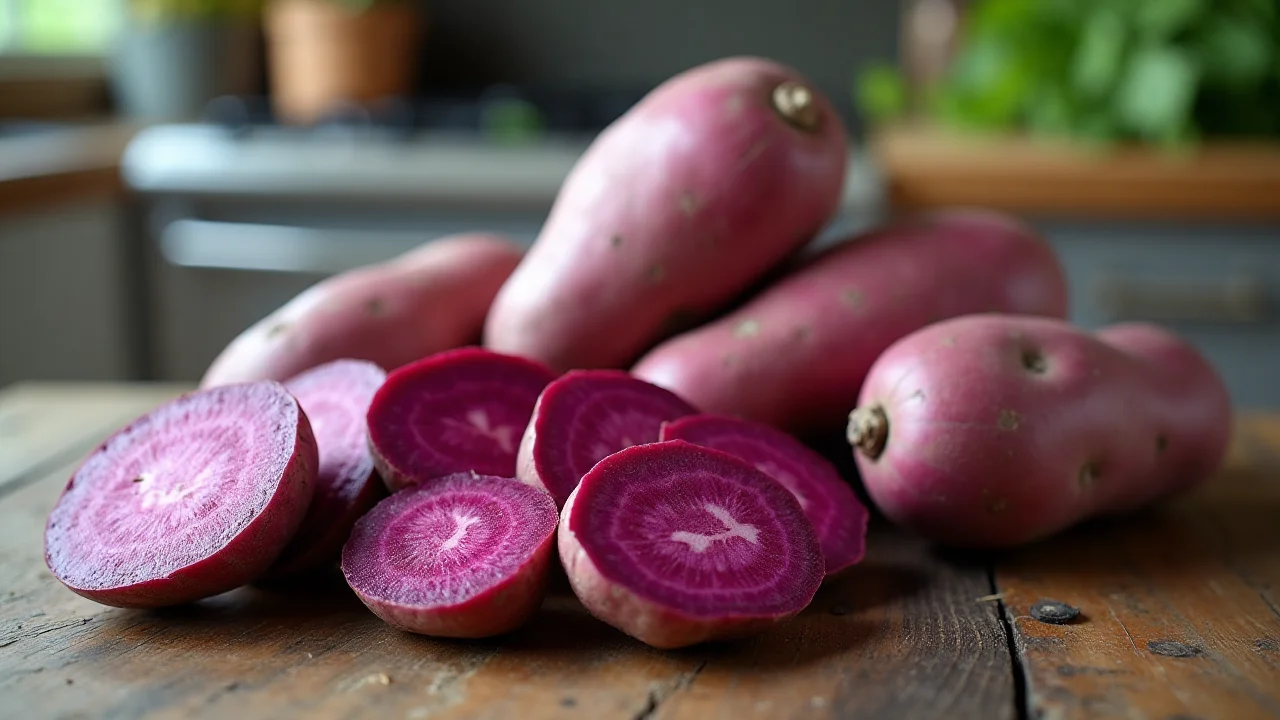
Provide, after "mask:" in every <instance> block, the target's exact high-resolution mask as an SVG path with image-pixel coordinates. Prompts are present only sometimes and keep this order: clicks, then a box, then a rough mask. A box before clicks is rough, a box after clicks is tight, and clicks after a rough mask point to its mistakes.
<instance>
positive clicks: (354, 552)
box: [342, 473, 558, 638]
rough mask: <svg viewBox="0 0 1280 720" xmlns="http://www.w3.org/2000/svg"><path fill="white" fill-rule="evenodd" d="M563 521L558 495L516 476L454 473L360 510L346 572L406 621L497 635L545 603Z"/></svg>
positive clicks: (380, 612)
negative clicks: (560, 520) (556, 500)
mask: <svg viewBox="0 0 1280 720" xmlns="http://www.w3.org/2000/svg"><path fill="white" fill-rule="evenodd" d="M557 519H558V518H557V515H556V506H555V503H554V502H553V501H552V500H551V496H550V495H548V494H547V493H546V492H545V491H542V490H539V489H537V488H535V487H531V486H529V485H525V484H524V483H521V482H519V481H517V480H515V479H514V478H500V477H491V476H486V475H473V474H471V473H460V474H457V475H451V476H448V477H445V478H439V479H437V480H435V481H433V482H429V483H426V484H423V485H419V486H416V487H412V488H408V489H405V490H402V491H400V492H398V493H395V494H394V495H392V496H391V497H388V498H386V499H384V500H382V501H381V502H379V503H378V504H377V505H376V506H375V507H374V508H373V510H370V511H369V513H368V514H366V515H365V516H364V517H363V518H361V519H360V520H359V521H358V522H357V523H356V527H355V530H353V531H352V533H351V538H350V539H349V540H348V541H347V544H346V546H345V547H344V548H343V551H342V572H343V574H344V575H345V576H346V579H347V583H348V584H349V585H350V586H351V589H352V590H354V591H355V593H356V595H358V596H359V597H360V599H361V601H363V602H364V604H365V605H366V606H367V607H368V608H369V609H370V610H372V611H373V613H374V614H375V615H377V616H378V617H380V618H382V619H383V620H384V621H386V622H387V623H389V624H391V625H393V626H395V627H397V628H400V629H402V630H406V631H409V632H414V633H420V634H424V635H433V636H438V637H460V638H475V637H488V636H491V635H498V634H501V633H504V632H508V631H510V630H513V629H515V628H517V627H519V626H520V625H522V624H524V622H525V621H527V620H528V619H529V617H530V616H531V615H532V614H533V613H534V611H535V610H537V608H538V606H539V605H541V604H542V600H543V598H544V597H545V594H546V586H547V578H548V571H549V568H550V561H551V555H552V548H553V546H554V544H555V542H554V541H555V529H556V522H557Z"/></svg>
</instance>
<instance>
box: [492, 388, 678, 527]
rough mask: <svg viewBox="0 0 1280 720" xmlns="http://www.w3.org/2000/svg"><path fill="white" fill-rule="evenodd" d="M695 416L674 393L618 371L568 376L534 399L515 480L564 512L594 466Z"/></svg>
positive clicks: (653, 440) (653, 438)
mask: <svg viewBox="0 0 1280 720" xmlns="http://www.w3.org/2000/svg"><path fill="white" fill-rule="evenodd" d="M695 412H697V410H696V409H694V408H693V407H692V406H691V405H689V403H687V402H685V401H684V400H681V399H680V398H679V397H677V396H676V395H675V394H673V393H672V392H670V391H668V390H663V389H662V388H660V387H657V386H655V385H650V384H649V383H647V382H645V381H643V380H637V379H636V378H634V377H632V376H631V375H630V374H628V373H626V372H623V371H621V370H570V371H569V372H567V373H565V374H564V375H561V376H560V377H559V378H557V379H556V380H555V381H554V382H552V383H551V384H550V385H547V387H546V389H544V390H543V391H542V394H541V395H540V396H539V397H538V403H537V405H535V406H534V410H533V418H532V419H531V420H530V421H529V426H528V428H526V429H525V433H524V438H523V439H522V440H521V441H520V451H519V454H518V456H517V459H516V477H518V478H520V479H521V480H523V481H524V482H527V483H529V484H530V485H533V486H535V487H540V488H543V489H544V490H546V491H547V492H550V493H551V496H552V497H554V498H555V500H556V505H558V506H559V507H564V502H565V500H568V499H569V493H571V492H573V489H574V488H575V487H577V486H578V481H579V480H581V479H582V476H583V475H585V474H587V471H588V470H590V469H591V468H592V466H594V465H595V464H596V463H597V462H600V461H601V460H602V459H604V458H605V457H606V456H608V455H612V454H613V453H615V452H618V451H619V450H622V449H624V448H628V447H631V446H632V445H642V444H644V443H651V442H657V441H658V432H659V430H661V428H662V423H664V422H666V421H667V420H675V419H676V418H680V417H684V416H685V415H692V414H694V413H695Z"/></svg>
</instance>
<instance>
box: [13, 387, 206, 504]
mask: <svg viewBox="0 0 1280 720" xmlns="http://www.w3.org/2000/svg"><path fill="white" fill-rule="evenodd" d="M186 389H187V387H186V386H185V385H177V384H167V383H157V384H154V385H151V384H148V385H128V386H122V385H109V384H101V383H64V384H49V383H32V384H22V383H20V384H17V385H12V386H10V387H7V388H5V389H4V390H0V493H3V492H4V487H5V486H6V485H7V484H9V483H10V482H15V481H18V480H19V479H20V478H24V477H26V476H28V474H29V473H31V472H33V471H38V468H39V467H40V466H41V465H43V464H46V463H48V462H50V461H54V462H61V461H66V460H67V458H62V459H61V460H59V457H60V454H64V453H67V452H70V453H84V452H87V451H88V450H89V449H90V448H91V447H92V445H93V444H95V443H97V442H98V441H100V440H102V439H103V438H105V437H106V435H107V434H108V433H110V432H111V431H112V430H113V429H115V428H117V427H120V426H122V425H124V424H125V423H127V422H129V421H130V420H132V419H133V418H135V417H137V416H138V415H140V414H142V413H144V412H146V411H147V410H150V409H151V408H153V407H155V406H157V405H159V404H160V403H161V402H164V401H165V400H167V399H169V398H171V397H174V396H176V395H177V394H179V393H180V392H183V391H185V390H186Z"/></svg>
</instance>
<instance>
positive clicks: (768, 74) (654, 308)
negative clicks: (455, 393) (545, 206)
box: [485, 58, 848, 372]
mask: <svg viewBox="0 0 1280 720" xmlns="http://www.w3.org/2000/svg"><path fill="white" fill-rule="evenodd" d="M847 163H848V150H847V138H846V133H845V129H844V126H843V124H842V123H841V120H840V117H839V115H838V114H837V113H836V112H835V110H834V109H833V108H832V106H831V104H830V102H828V100H827V99H826V98H825V97H824V96H823V95H822V94H821V93H820V92H819V91H817V90H816V89H815V88H814V87H813V86H812V85H811V84H809V82H808V81H807V80H805V79H804V78H803V77H801V76H800V75H799V74H798V73H797V72H796V71H795V70H794V69H791V68H788V67H784V66H782V65H779V64H777V63H775V62H772V61H769V60H765V59H759V58H727V59H722V60H717V61H715V62H710V63H707V64H704V65H701V66H699V67H696V68H693V69H690V70H688V71H686V72H684V73H681V74H679V75H677V76H675V77H673V78H671V79H669V80H667V81H666V82H665V83H663V84H662V85H661V86H659V87H658V88H656V89H655V90H654V91H653V92H651V93H650V94H649V95H648V96H646V97H645V98H643V99H642V100H641V101H640V102H639V103H637V104H636V105H635V106H634V107H633V108H631V109H630V110H629V111H628V112H627V113H626V114H625V115H624V116H623V117H621V118H619V119H618V120H617V121H616V122H615V123H613V124H612V125H611V126H610V127H608V128H607V129H605V130H604V132H602V133H601V134H600V135H599V136H598V137H597V138H596V140H595V141H594V142H593V143H592V145H591V147H590V148H589V149H588V150H587V152H586V153H585V154H584V155H583V157H582V158H581V160H580V161H579V162H578V164H577V165H576V166H575V167H574V168H573V171H572V172H571V173H570V175H569V177H568V178H567V179H566V181H565V183H564V185H563V186H562V188H561V190H560V193H559V195H558V196H557V198H556V201H555V204H554V206H553V207H552V210H551V214H550V216H549V217H548V219H547V222H546V224H545V225H544V226H543V229H542V231H541V233H540V234H539V236H538V238H537V240H536V242H535V243H534V245H533V247H532V249H531V250H530V251H529V253H528V254H527V255H526V257H525V259H524V260H523V261H522V262H521V264H520V266H519V267H518V268H516V271H515V273H513V274H512V276H511V278H510V279H509V280H508V281H507V283H506V284H505V285H504V286H503V287H502V290H501V291H500V292H499V294H498V297H497V299H496V300H495V301H494V304H493V308H492V309H491V311H490V314H489V318H488V321H487V324H486V328H485V344H486V346H488V347H490V348H492V349H494V350H497V351H500V352H509V353H513V354H516V355H522V356H525V357H528V358H531V359H534V360H539V361H541V362H544V363H546V364H548V365H550V366H551V367H553V368H554V369H556V370H557V371H560V372H564V371H567V370H570V369H575V368H600V367H614V368H623V367H626V366H627V365H628V364H630V363H631V362H632V361H633V360H634V359H635V358H636V357H637V356H639V354H640V353H642V352H644V350H645V348H646V347H648V346H649V345H651V344H653V343H654V342H657V341H658V340H659V339H660V338H661V336H662V335H663V334H665V333H667V332H669V331H670V328H672V327H673V326H675V325H679V324H683V322H685V321H688V320H690V319H692V318H698V317H701V316H705V315H708V314H710V313H712V312H715V311H717V310H719V309H720V308H721V307H723V306H724V305H725V304H727V303H728V302H730V301H732V300H733V299H734V298H735V297H736V296H737V295H738V294H740V293H741V292H742V291H744V290H745V289H746V288H747V286H749V285H751V284H752V283H754V282H755V281H757V280H758V279H759V278H760V277H762V276H763V275H764V274H765V273H766V272H767V271H768V270H769V269H770V268H772V267H773V266H775V265H777V264H778V263H779V262H780V261H781V260H782V259H783V258H785V257H786V256H788V255H789V254H791V253H792V251H794V250H796V249H797V248H799V247H800V246H802V245H804V244H805V243H806V242H808V241H809V240H810V239H811V238H812V237H813V236H814V235H815V234H816V233H817V232H818V231H819V230H821V228H822V227H823V226H824V225H825V224H826V223H827V221H828V220H829V219H830V218H831V216H832V215H833V214H834V213H835V211H836V208H837V206H838V203H839V200H840V193H841V189H842V187H843V184H844V179H845V169H846V165H847Z"/></svg>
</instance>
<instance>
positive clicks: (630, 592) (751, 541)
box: [558, 440, 823, 648]
mask: <svg viewBox="0 0 1280 720" xmlns="http://www.w3.org/2000/svg"><path fill="white" fill-rule="evenodd" d="M558 538H559V551H560V559H561V562H562V563H563V565H564V568H565V572H566V574H567V575H568V577H569V582H570V584H571V585H572V587H573V591H574V593H575V594H576V595H577V596H578V598H579V599H580V600H581V601H582V604H583V605H584V606H586V608H587V610H588V611H590V612H591V614H593V615H595V616H596V617H597V618H599V619H600V620H602V621H604V622H606V623H608V624H610V625H613V626H614V627H616V628H618V629H619V630H621V631H623V632H625V633H627V634H628V635H631V636H632V637H634V638H636V639H638V640H640V641H641V642H644V643H647V644H649V645H651V646H653V647H659V648H676V647H684V646H688V645H694V644H697V643H700V642H705V641H708V640H718V639H729V638H736V637H743V636H746V635H752V634H755V633H758V632H762V631H764V630H765V629H767V628H769V627H770V626H772V625H774V624H775V623H777V622H779V621H781V620H784V619H786V618H789V617H792V616H794V615H796V614H798V613H799V612H800V611H801V610H803V609H804V608H805V607H807V606H808V604H809V603H810V602H811V601H812V600H813V596H814V594H815V593H816V592H817V590H818V587H819V586H820V585H821V583H822V578H823V561H822V551H821V548H820V546H819V544H818V537H817V535H816V534H815V532H814V529H813V525H812V524H811V523H810V522H809V520H808V518H806V517H805V515H804V511H803V510H802V509H801V507H800V503H799V502H798V501H797V500H796V498H795V496H794V495H792V494H791V493H790V492H788V491H787V489H786V488H784V487H783V486H782V485H781V484H780V483H778V482H776V481H774V480H773V479H772V478H770V477H769V476H768V475H765V474H764V473H763V472H761V471H760V470H758V469H757V468H755V467H754V466H752V465H749V464H748V463H746V462H744V461H742V460H739V459H738V458H735V457H733V456H732V455H729V454H728V453H724V452H721V451H719V450H712V449H710V448H704V447H700V446H697V445H693V444H691V443H687V442H685V441H683V440H671V441H668V442H659V443H652V444H649V445H637V446H635V447H630V448H627V449H626V450H622V451H620V452H617V453H614V454H613V455H610V456H609V457H607V458H605V459H604V460H601V461H600V462H599V463H598V464H596V466H595V467H593V468H592V469H591V471H590V472H588V473H587V474H586V475H585V476H584V477H583V478H582V482H581V483H579V485H578V487H577V489H576V490H574V491H573V493H572V494H571V495H570V496H569V501H568V503H567V504H566V505H565V507H564V510H563V511H562V512H561V521H560V529H559V535H558Z"/></svg>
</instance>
